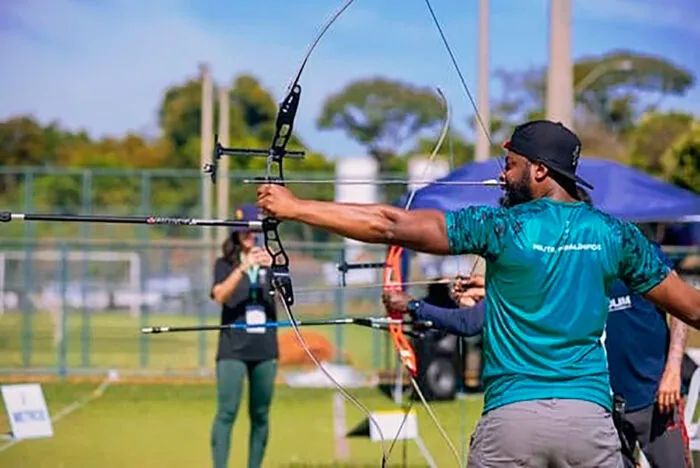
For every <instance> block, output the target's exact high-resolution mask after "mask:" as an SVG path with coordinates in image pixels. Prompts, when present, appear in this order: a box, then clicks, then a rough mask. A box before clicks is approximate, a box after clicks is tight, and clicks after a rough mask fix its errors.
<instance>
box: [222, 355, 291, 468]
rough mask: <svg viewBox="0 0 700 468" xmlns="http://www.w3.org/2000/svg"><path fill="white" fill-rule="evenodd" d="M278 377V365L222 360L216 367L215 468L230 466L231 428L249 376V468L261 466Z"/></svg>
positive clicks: (269, 362) (273, 363)
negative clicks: (246, 378) (245, 380)
mask: <svg viewBox="0 0 700 468" xmlns="http://www.w3.org/2000/svg"><path fill="white" fill-rule="evenodd" d="M276 374H277V361H276V360H268V361H259V362H246V361H239V360H236V359H222V360H220V361H217V363H216V402H217V409H216V417H215V418H214V424H213V426H212V429H211V451H212V459H213V462H214V468H224V467H227V466H228V459H229V448H230V445H231V428H232V426H233V423H234V421H235V420H236V416H237V415H238V408H239V406H240V403H241V395H242V393H243V380H244V379H245V377H246V375H247V376H248V382H249V390H248V413H249V415H250V425H251V427H250V440H249V442H248V468H259V467H260V466H261V465H262V460H263V456H264V454H265V447H266V446H267V438H268V433H269V417H268V415H269V412H270V403H271V402H272V393H273V390H274V386H275V376H276Z"/></svg>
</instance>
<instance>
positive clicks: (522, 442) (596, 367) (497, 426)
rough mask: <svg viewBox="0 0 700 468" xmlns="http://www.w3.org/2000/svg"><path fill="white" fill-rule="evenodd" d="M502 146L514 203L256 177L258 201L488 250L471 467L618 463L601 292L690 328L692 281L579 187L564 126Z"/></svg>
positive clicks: (325, 223)
mask: <svg viewBox="0 0 700 468" xmlns="http://www.w3.org/2000/svg"><path fill="white" fill-rule="evenodd" d="M505 147H506V150H507V154H506V166H505V168H504V170H503V172H502V173H501V174H500V179H501V181H502V182H503V185H504V190H505V193H506V197H507V198H508V199H509V202H510V203H509V206H510V207H509V208H503V207H499V208H492V207H485V206H472V207H468V208H464V209H462V210H459V211H454V212H448V213H443V212H440V211H437V210H414V211H406V210H402V209H400V208H396V207H393V206H390V205H386V204H371V205H361V204H346V203H333V202H320V201H314V200H302V199H299V198H296V197H295V196H294V195H293V194H292V193H291V192H290V191H289V190H288V189H286V188H285V187H282V186H278V185H262V186H260V187H259V189H258V205H259V206H260V207H261V208H262V209H263V210H264V211H265V212H266V213H268V214H269V215H271V216H274V217H276V218H279V219H288V220H294V221H299V222H302V223H305V224H308V225H311V226H314V227H318V228H321V229H325V230H327V231H331V232H334V233H337V234H339V235H342V236H345V237H349V238H352V239H356V240H358V241H361V242H366V243H376V244H388V245H400V246H404V247H407V248H410V249H412V250H414V251H418V252H426V253H431V254H437V255H461V254H476V255H479V256H481V257H483V258H485V259H486V262H487V278H486V280H487V283H488V284H489V287H488V288H487V290H486V298H485V301H486V311H487V313H486V314H485V323H484V333H483V339H484V358H485V364H484V372H483V380H484V387H485V394H484V408H483V413H482V417H481V420H480V421H479V423H478V425H477V427H476V429H475V432H474V434H473V437H472V442H471V447H470V450H469V465H470V466H473V467H481V466H488V467H493V466H503V463H510V464H512V463H513V462H514V461H516V460H518V461H519V462H526V464H531V465H535V466H547V465H548V464H551V463H554V464H576V465H577V466H590V467H602V468H606V467H618V466H620V465H621V463H622V460H621V454H620V441H619V439H618V437H617V431H616V430H615V426H614V424H613V421H612V417H611V410H612V406H613V401H612V397H611V391H610V381H609V376H608V371H607V363H606V357H605V351H604V346H603V343H602V341H601V336H602V333H603V330H604V327H605V322H606V319H607V315H608V300H607V297H606V291H607V289H608V287H609V286H610V284H611V283H612V282H613V281H614V280H615V279H616V278H620V279H622V280H623V281H624V282H625V283H626V285H627V286H628V287H629V289H630V290H631V291H633V292H635V293H638V294H641V295H643V296H644V297H646V298H647V299H648V300H650V301H651V302H653V303H655V304H656V305H658V306H659V307H662V308H663V309H665V310H666V311H668V312H669V313H670V314H671V315H673V316H675V317H677V318H679V319H680V320H682V321H684V322H686V323H688V324H689V325H691V326H693V327H695V328H698V326H699V325H700V291H698V290H695V289H694V288H692V287H691V286H689V285H688V284H686V283H685V282H683V281H682V280H681V279H680V278H679V277H678V275H677V274H675V273H673V272H672V271H671V269H669V268H668V267H667V266H666V265H665V264H664V263H663V262H662V261H661V260H660V259H659V257H658V255H657V254H656V251H655V250H654V248H653V246H652V245H651V244H650V242H649V241H648V240H647V239H646V237H645V236H644V235H643V234H642V233H641V232H640V231H639V229H637V227H636V226H634V225H632V224H630V223H626V222H623V221H621V220H618V219H615V218H613V217H611V216H609V215H607V214H605V213H603V212H601V211H599V210H597V209H596V208H594V207H591V206H589V205H588V204H586V203H584V202H582V201H580V200H579V199H578V197H577V194H576V184H577V183H580V184H582V185H584V186H587V187H588V188H592V187H591V186H590V184H588V183H586V182H585V181H584V180H582V179H581V178H580V177H578V176H577V175H576V168H577V165H578V159H579V155H580V150H581V142H580V140H579V139H578V137H577V136H576V135H575V134H574V133H573V132H572V131H570V130H569V129H567V128H566V127H564V126H563V125H561V124H558V123H554V122H550V121H533V122H528V123H525V124H523V125H521V126H519V127H518V128H516V129H515V131H514V133H513V135H512V137H511V139H510V141H509V142H507V143H506V145H505ZM572 299H575V300H573V301H572ZM495 460H501V461H500V462H496V461H495ZM508 460H510V461H508Z"/></svg>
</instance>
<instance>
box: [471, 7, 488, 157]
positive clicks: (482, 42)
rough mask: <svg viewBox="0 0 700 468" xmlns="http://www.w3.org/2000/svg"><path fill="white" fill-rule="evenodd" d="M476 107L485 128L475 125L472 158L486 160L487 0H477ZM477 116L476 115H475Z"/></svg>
mask: <svg viewBox="0 0 700 468" xmlns="http://www.w3.org/2000/svg"><path fill="white" fill-rule="evenodd" d="M477 66H478V70H479V71H478V84H477V86H478V88H479V89H478V92H479V97H478V100H479V104H478V109H479V113H480V114H481V121H482V122H483V124H484V126H485V127H486V128H485V129H480V128H479V127H480V126H479V125H478V122H477V126H476V149H475V154H474V158H475V159H476V160H477V161H486V160H487V159H488V158H489V152H490V150H491V148H490V142H489V136H488V134H487V133H486V132H488V131H489V129H490V127H491V123H490V120H491V117H490V109H489V107H490V104H489V0H479V62H478V65H477ZM477 118H478V116H477Z"/></svg>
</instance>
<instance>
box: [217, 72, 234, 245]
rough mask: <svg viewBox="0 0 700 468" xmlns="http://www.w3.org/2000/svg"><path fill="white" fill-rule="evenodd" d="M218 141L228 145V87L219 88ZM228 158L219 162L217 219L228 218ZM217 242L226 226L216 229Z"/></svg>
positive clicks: (226, 234)
mask: <svg viewBox="0 0 700 468" xmlns="http://www.w3.org/2000/svg"><path fill="white" fill-rule="evenodd" d="M219 141H221V144H222V145H223V146H228V145H229V98H228V88H227V87H225V86H222V87H220V88H219ZM228 165H229V158H228V157H226V156H224V157H223V158H221V160H220V162H219V167H218V170H217V181H216V190H217V192H216V195H217V199H216V208H217V217H218V218H219V219H228V218H230V217H231V216H230V213H229V203H228V197H229V178H228ZM217 234H218V235H217V243H218V244H219V245H221V244H222V243H223V242H224V240H226V237H227V236H228V228H227V227H226V226H222V227H220V228H219V230H218V231H217Z"/></svg>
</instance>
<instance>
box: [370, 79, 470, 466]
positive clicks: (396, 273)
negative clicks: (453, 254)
mask: <svg viewBox="0 0 700 468" xmlns="http://www.w3.org/2000/svg"><path fill="white" fill-rule="evenodd" d="M437 93H438V95H439V96H440V100H441V101H442V102H443V104H444V106H445V122H444V124H443V127H442V131H441V132H440V137H439V138H438V141H437V142H436V144H435V147H434V148H433V151H432V152H431V154H430V158H429V159H428V164H426V166H425V168H424V169H423V174H422V176H421V179H424V178H425V176H426V175H427V173H428V169H430V167H432V165H433V163H434V162H435V159H436V157H437V154H438V152H439V151H440V148H441V146H442V144H443V142H444V141H445V138H446V136H447V134H448V131H449V128H450V120H451V110H450V105H449V103H448V102H447V99H446V98H445V95H444V94H443V92H442V90H441V89H440V88H437ZM415 194H416V189H415V188H414V189H413V190H411V193H410V195H409V196H408V199H407V200H406V205H405V206H404V209H405V210H409V209H410V208H411V204H412V203H413V200H414V198H415ZM403 250H404V249H403V247H400V246H396V245H392V246H391V247H390V248H389V249H388V252H387V257H386V262H385V267H384V278H383V283H384V290H385V291H396V290H401V289H403V288H402V285H403V283H404V281H403V277H402V274H401V255H402V254H403ZM387 313H388V315H389V317H391V318H402V317H401V312H399V311H394V310H388V311H387ZM389 333H390V335H391V338H392V341H393V343H394V347H395V348H396V351H397V353H398V355H399V358H400V359H401V363H402V364H403V366H404V367H406V369H407V370H408V371H409V379H410V381H411V385H412V387H413V391H414V392H415V393H416V394H417V395H418V397H419V398H420V400H421V403H422V404H423V406H424V407H425V410H426V412H427V413H428V415H429V416H430V418H431V420H432V421H433V424H435V427H436V428H437V429H438V431H439V432H440V435H441V436H442V438H443V439H444V440H445V442H446V443H447V445H448V446H449V448H450V451H451V453H452V454H453V455H454V457H455V459H456V460H457V465H458V466H460V465H461V459H460V456H459V453H458V452H457V449H456V448H455V446H454V444H453V443H452V440H451V439H450V437H449V436H448V434H447V431H445V429H444V428H443V427H442V425H441V424H440V422H439V420H438V418H437V416H436V415H435V412H434V411H433V409H432V408H431V407H430V405H429V404H428V402H427V400H426V398H425V396H424V395H423V392H422V391H421V389H420V387H419V386H418V382H417V381H416V376H417V374H418V366H417V362H416V354H415V349H414V347H413V345H412V344H411V342H410V341H409V340H408V338H406V335H405V333H404V331H403V328H401V327H395V326H394V327H393V328H392V326H391V325H390V328H389ZM411 407H412V402H411V404H409V405H408V406H407V407H406V412H405V414H404V418H403V421H402V423H401V425H400V426H399V430H398V431H397V433H396V436H395V438H394V439H393V440H392V443H391V446H390V447H393V446H394V443H395V442H396V440H397V439H398V436H399V434H400V432H401V428H402V427H403V424H404V423H405V421H406V419H407V418H408V414H409V413H410V410H411ZM389 451H390V452H391V448H390V449H389Z"/></svg>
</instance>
